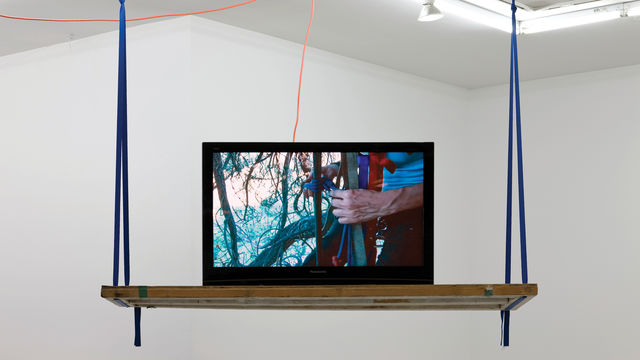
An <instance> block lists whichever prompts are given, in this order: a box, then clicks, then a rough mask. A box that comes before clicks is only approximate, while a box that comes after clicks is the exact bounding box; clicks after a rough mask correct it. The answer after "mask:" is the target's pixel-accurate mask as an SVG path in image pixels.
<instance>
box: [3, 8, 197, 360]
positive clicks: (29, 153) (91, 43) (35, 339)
mask: <svg viewBox="0 0 640 360" xmlns="http://www.w3.org/2000/svg"><path fill="white" fill-rule="evenodd" d="M188 23H189V22H188V19H181V20H177V21H171V22H164V23H157V24H150V25H146V26H141V27H136V28H132V29H130V32H129V44H128V45H129V85H130V86H129V122H130V123H129V125H130V126H129V134H130V166H131V171H130V182H131V184H130V185H131V223H132V228H131V241H132V245H131V255H132V283H134V284H135V283H150V284H162V283H168V282H169V283H185V284H188V283H197V281H199V278H200V277H199V272H198V271H197V270H198V266H197V264H192V260H193V259H194V258H195V256H194V255H193V254H194V253H195V252H197V251H198V249H199V242H198V241H197V238H198V234H199V231H198V229H199V227H198V226H199V221H198V213H193V214H192V213H190V212H189V211H190V210H191V208H192V207H191V206H190V205H191V204H192V203H194V202H197V201H199V193H198V191H197V188H196V189H193V188H194V187H195V186H196V185H197V184H191V182H192V181H195V180H194V179H195V178H196V177H195V174H191V172H190V171H191V170H190V169H191V168H190V167H189V165H190V164H191V162H192V158H193V163H196V162H197V161H198V160H197V154H196V155H194V156H193V157H190V156H186V155H187V149H189V145H190V144H191V140H192V139H191V128H190V126H189V118H190V113H191V111H190V97H189V94H188V92H184V89H188V88H189V76H190V73H189V49H190V45H189V44H190V43H189V39H190V36H189V27H188ZM116 69H117V33H115V32H114V33H110V34H104V35H100V36H96V37H92V38H88V39H84V40H79V41H74V42H71V43H68V44H61V45H56V46H52V47H48V48H43V49H38V50H34V51H29V52H26V53H21V54H16V55H11V56H6V57H3V58H1V59H0V84H2V85H1V86H0V109H2V110H1V111H2V112H1V113H2V115H1V118H0V119H1V120H0V124H1V127H0V129H1V130H0V169H1V170H0V172H1V174H2V175H1V176H0V189H1V190H0V244H1V245H0V249H1V250H0V280H1V284H2V289H1V290H0V292H1V294H2V295H1V296H0V304H1V306H0V349H2V350H0V353H1V355H0V357H1V358H3V359H36V358H52V359H100V358H102V359H113V358H118V357H121V358H133V357H136V356H137V355H138V353H140V351H136V350H135V349H133V346H132V340H133V338H132V325H133V314H132V312H131V311H125V310H122V309H118V308H115V306H113V305H110V304H109V303H107V302H105V301H104V300H102V299H101V298H100V297H99V291H100V285H102V284H111V269H112V256H113V255H112V251H113V207H114V205H113V202H114V199H113V198H114V195H113V191H114V190H113V189H114V178H115V175H114V174H115V173H114V168H115V147H114V146H115V118H116V94H117V91H116ZM176 149H179V150H178V151H176ZM185 169H187V170H185ZM121 281H122V280H121ZM143 321H144V322H145V325H144V330H143V331H144V332H143V336H144V339H143V340H144V341H145V345H147V346H145V348H144V350H143V351H144V353H143V354H144V357H146V358H158V359H178V358H182V357H183V356H186V357H189V356H190V354H191V352H192V340H191V339H192V336H191V313H185V312H182V311H175V312H173V311H165V312H146V311H145V313H144V314H143Z"/></svg>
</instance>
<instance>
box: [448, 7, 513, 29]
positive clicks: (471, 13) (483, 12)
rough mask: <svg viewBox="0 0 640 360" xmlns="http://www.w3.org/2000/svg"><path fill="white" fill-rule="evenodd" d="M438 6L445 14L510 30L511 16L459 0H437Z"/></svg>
mask: <svg viewBox="0 0 640 360" xmlns="http://www.w3.org/2000/svg"><path fill="white" fill-rule="evenodd" d="M438 8H440V10H442V12H443V13H445V14H451V15H453V16H459V17H462V18H464V19H467V20H469V21H473V22H476V23H479V24H483V25H487V26H490V27H492V28H494V29H498V30H502V31H504V32H508V33H510V32H511V18H510V17H506V16H504V15H500V14H496V13H495V12H493V11H490V10H487V9H483V8H481V7H479V6H476V5H473V4H470V3H467V2H464V1H461V0H438Z"/></svg>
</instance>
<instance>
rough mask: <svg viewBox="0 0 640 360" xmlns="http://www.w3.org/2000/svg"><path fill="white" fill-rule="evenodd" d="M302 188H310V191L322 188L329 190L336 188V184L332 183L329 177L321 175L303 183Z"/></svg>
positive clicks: (321, 189)
mask: <svg viewBox="0 0 640 360" xmlns="http://www.w3.org/2000/svg"><path fill="white" fill-rule="evenodd" d="M304 188H305V189H307V190H311V191H312V192H318V191H323V190H327V191H331V190H337V189H338V187H337V186H336V184H334V183H333V181H331V179H329V178H326V177H322V178H320V179H312V180H311V181H309V182H308V183H306V184H304Z"/></svg>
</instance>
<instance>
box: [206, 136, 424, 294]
mask: <svg viewBox="0 0 640 360" xmlns="http://www.w3.org/2000/svg"><path fill="white" fill-rule="evenodd" d="M261 151H280V152H290V151H291V152H365V151H368V152H394V151H398V152H400V151H401V152H423V153H424V169H425V171H424V175H425V176H424V202H423V204H424V225H425V226H424V235H425V243H424V259H425V261H424V265H423V266H393V267H392V266H354V267H324V266H323V267H236V268H228V267H214V266H213V241H212V239H213V216H212V212H213V209H212V207H213V181H212V180H211V179H212V178H213V162H212V160H211V159H212V154H213V153H214V152H261ZM433 170H434V143H433V142H387V143H384V142H381V143H371V142H350V143H330V142H323V143H274V142H255V143H248V142H216V143H212V142H203V143H202V276H203V279H202V282H203V285H204V286H208V285H283V284H291V285H294V284H295V285H305V284H412V283H419V284H433V271H434V256H433V234H434V232H433V218H434V216H433V211H434V210H433V209H434V208H433V206H434V205H433V204H434V200H433V198H434V190H433V189H434V185H433V183H434V177H433V174H434V171H433Z"/></svg>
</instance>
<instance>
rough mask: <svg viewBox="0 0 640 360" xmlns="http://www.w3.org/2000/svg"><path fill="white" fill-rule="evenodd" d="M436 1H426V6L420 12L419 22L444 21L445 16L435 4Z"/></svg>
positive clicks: (423, 5)
mask: <svg viewBox="0 0 640 360" xmlns="http://www.w3.org/2000/svg"><path fill="white" fill-rule="evenodd" d="M434 1H435V0H426V1H425V2H424V4H422V11H420V15H419V16H418V21H435V20H438V19H442V17H443V16H444V15H442V13H441V12H440V10H438V8H437V7H436V6H435V5H434V4H433V3H434Z"/></svg>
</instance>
